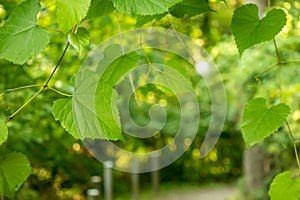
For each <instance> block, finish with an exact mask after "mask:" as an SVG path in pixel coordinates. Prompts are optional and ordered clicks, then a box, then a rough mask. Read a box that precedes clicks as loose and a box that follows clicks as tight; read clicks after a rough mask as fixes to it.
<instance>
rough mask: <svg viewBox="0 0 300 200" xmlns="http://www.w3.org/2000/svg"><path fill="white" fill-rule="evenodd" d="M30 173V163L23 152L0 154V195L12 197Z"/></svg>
mask: <svg viewBox="0 0 300 200" xmlns="http://www.w3.org/2000/svg"><path fill="white" fill-rule="evenodd" d="M30 174H31V167H30V163H29V161H28V160H27V158H26V156H24V155H23V154H21V153H17V152H12V153H9V154H6V155H3V156H1V157H0V195H4V196H7V197H9V198H13V197H14V195H15V193H16V191H17V190H18V189H19V188H20V187H21V185H22V184H23V183H24V181H25V180H26V179H27V177H28V176H29V175H30Z"/></svg>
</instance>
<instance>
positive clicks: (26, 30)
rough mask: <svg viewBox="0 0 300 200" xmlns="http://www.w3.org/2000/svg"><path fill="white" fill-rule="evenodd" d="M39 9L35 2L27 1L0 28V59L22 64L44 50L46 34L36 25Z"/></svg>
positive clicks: (47, 37)
mask: <svg viewBox="0 0 300 200" xmlns="http://www.w3.org/2000/svg"><path fill="white" fill-rule="evenodd" d="M40 9H41V8H40V4H39V3H38V1H37V0H27V1H24V2H22V3H21V4H20V5H19V6H18V7H17V8H16V9H15V10H14V11H13V12H12V13H11V14H10V16H9V18H8V19H7V21H6V23H5V24H4V25H3V26H2V27H0V58H4V59H6V60H8V61H12V62H13V63H16V64H24V63H25V62H26V61H27V60H29V59H30V58H31V57H33V56H35V55H37V54H38V53H39V52H41V51H42V50H44V49H45V48H46V46H47V44H48V43H49V35H48V32H47V31H46V30H44V29H42V28H41V27H39V26H38V25H37V14H38V12H39V11H40Z"/></svg>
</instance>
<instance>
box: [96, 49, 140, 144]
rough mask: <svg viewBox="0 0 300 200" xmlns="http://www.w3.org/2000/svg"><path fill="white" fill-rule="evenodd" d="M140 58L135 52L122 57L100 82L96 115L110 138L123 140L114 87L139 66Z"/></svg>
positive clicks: (107, 70)
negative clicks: (114, 99)
mask: <svg viewBox="0 0 300 200" xmlns="http://www.w3.org/2000/svg"><path fill="white" fill-rule="evenodd" d="M139 58H140V57H139V55H138V54H137V53H136V52H134V51H133V52H131V53H128V54H126V55H124V56H121V57H120V58H118V59H117V60H115V61H114V62H113V63H112V64H111V65H109V67H108V68H106V70H105V71H104V73H103V75H102V76H101V79H100V80H99V83H98V86H97V90H96V98H97V99H96V102H97V104H96V107H95V108H96V113H98V121H99V124H100V126H101V128H102V129H103V131H104V133H105V134H106V136H107V137H109V138H113V139H123V137H122V130H121V129H120V119H118V117H119V116H118V109H117V104H116V102H112V99H113V98H112V97H113V95H114V86H115V85H116V84H117V83H118V81H119V80H120V79H121V78H122V77H123V76H124V75H125V74H126V73H127V72H129V71H130V70H131V69H133V68H134V67H136V66H137V64H138V61H139ZM116 118H117V119H116Z"/></svg>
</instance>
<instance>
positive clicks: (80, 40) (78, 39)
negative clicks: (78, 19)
mask: <svg viewBox="0 0 300 200" xmlns="http://www.w3.org/2000/svg"><path fill="white" fill-rule="evenodd" d="M68 40H69V42H70V44H71V45H72V46H73V47H74V48H75V49H76V50H77V51H78V52H79V54H81V52H82V51H83V49H84V48H85V47H87V45H88V44H89V43H90V34H89V32H88V31H87V30H86V29H85V28H83V27H79V28H78V29H77V31H76V32H75V33H70V34H69V35H68Z"/></svg>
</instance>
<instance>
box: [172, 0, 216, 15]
mask: <svg viewBox="0 0 300 200" xmlns="http://www.w3.org/2000/svg"><path fill="white" fill-rule="evenodd" d="M208 11H212V9H211V8H210V7H209V5H208V3H207V2H206V0H184V1H183V2H181V3H178V4H176V5H175V6H173V7H171V8H170V13H171V14H172V15H173V16H175V17H179V18H182V17H185V16H187V17H192V16H195V15H199V14H202V13H205V12H208Z"/></svg>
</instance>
